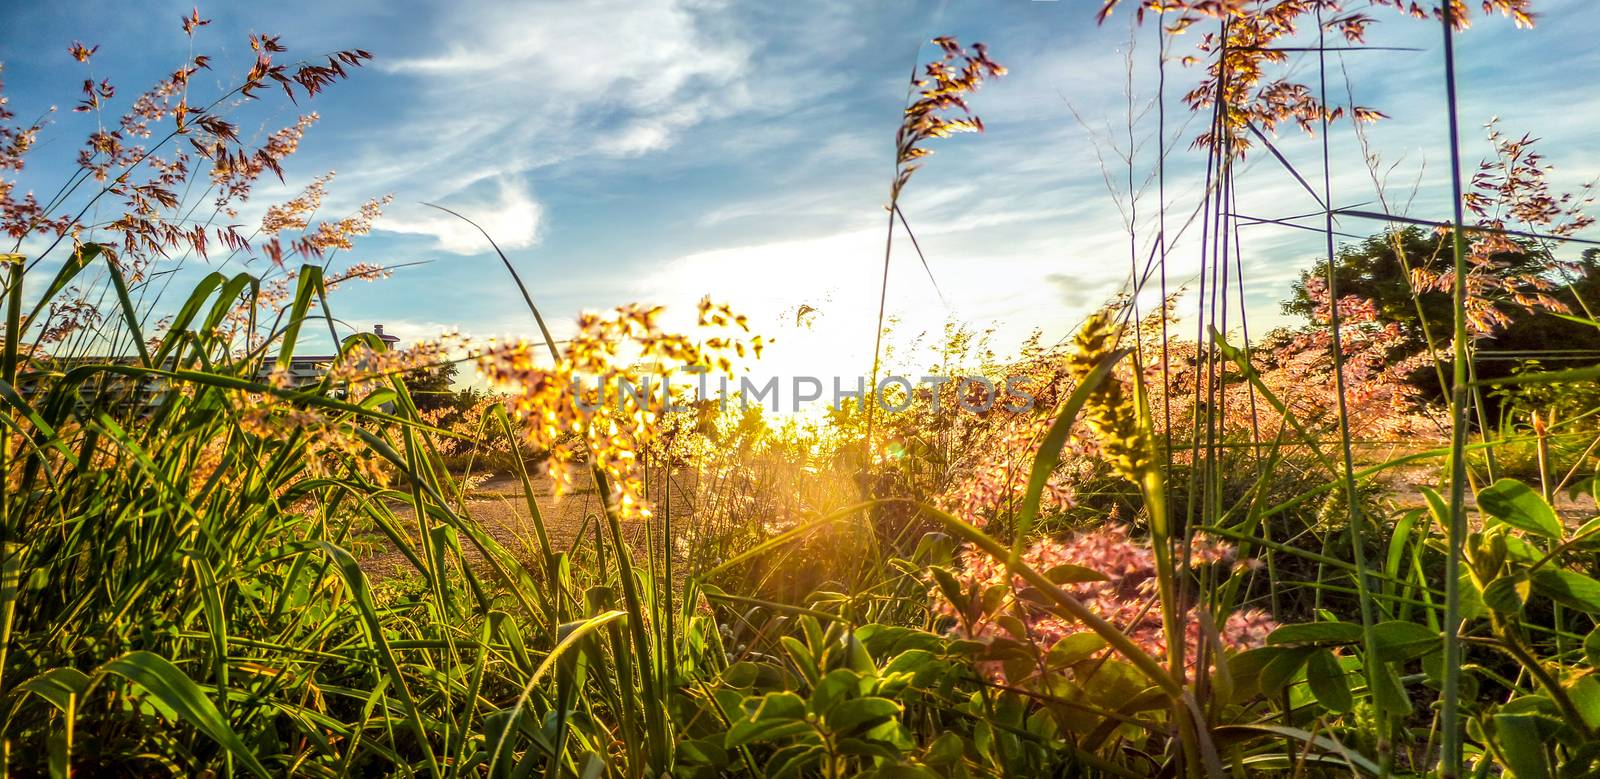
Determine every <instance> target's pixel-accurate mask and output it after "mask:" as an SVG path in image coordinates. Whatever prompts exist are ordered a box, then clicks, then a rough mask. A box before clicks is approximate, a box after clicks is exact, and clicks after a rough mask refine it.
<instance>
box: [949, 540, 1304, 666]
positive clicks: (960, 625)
mask: <svg viewBox="0 0 1600 779" xmlns="http://www.w3.org/2000/svg"><path fill="white" fill-rule="evenodd" d="M1236 551H1237V550H1235V549H1234V547H1233V546H1232V545H1231V544H1228V543H1225V542H1222V541H1218V540H1215V539H1211V538H1207V537H1205V536H1197V537H1196V538H1195V539H1194V543H1193V546H1192V552H1191V555H1192V556H1191V559H1192V560H1193V564H1194V565H1195V566H1197V567H1198V566H1232V565H1234V564H1235V563H1236V559H1235V557H1236ZM960 562H961V571H960V572H958V573H957V574H956V577H957V581H958V582H959V584H960V586H961V589H962V590H963V591H964V593H965V594H966V595H967V598H966V599H965V603H962V604H957V603H953V602H952V601H951V599H950V598H948V597H939V596H937V595H936V596H935V599H934V601H935V602H934V608H935V611H936V613H938V614H941V615H943V616H946V617H950V618H952V619H953V620H954V624H953V625H952V626H951V628H950V633H951V634H952V635H955V636H959V637H961V638H966V639H971V640H974V641H979V642H982V643H985V644H988V645H990V646H991V648H995V647H1013V646H1014V645H1015V644H1018V643H1020V644H1022V645H1023V646H1025V647H1031V648H1032V649H1033V650H1035V651H1034V652H1033V654H1035V655H1036V656H1037V657H1039V658H1044V657H1045V656H1046V655H1047V654H1048V653H1049V651H1050V650H1051V649H1052V648H1054V647H1055V645H1056V644H1057V643H1058V642H1060V641H1061V640H1062V639H1065V638H1067V637H1069V636H1073V635H1077V634H1080V633H1087V632H1089V630H1088V628H1086V627H1085V626H1084V625H1083V624H1082V623H1079V622H1077V621H1075V620H1071V619H1067V618H1065V617H1063V616H1061V615H1060V614H1058V613H1056V612H1054V611H1052V610H1050V609H1048V608H1046V607H1045V606H1044V605H1043V603H1044V601H1043V600H1042V599H1041V598H1037V597H1034V595H1033V593H1032V592H1031V589H1030V587H1029V586H1028V585H1027V584H1026V583H1025V582H1024V581H1023V580H1022V579H1021V577H1016V576H1011V575H1008V574H1007V571H1006V564H1005V562H1004V561H1003V560H997V559H995V558H994V557H991V556H989V555H987V554H984V553H982V552H980V551H977V550H967V551H965V552H963V553H962V554H961V556H960ZM1022 562H1023V563H1024V564H1025V565H1027V566H1029V567H1031V568H1033V569H1035V570H1038V571H1043V572H1045V574H1046V575H1047V576H1049V577H1050V578H1052V579H1054V580H1057V581H1058V582H1061V583H1062V586H1063V587H1064V588H1065V589H1067V591H1068V592H1070V593H1072V595H1073V596H1075V597H1077V598H1078V599H1079V600H1081V601H1082V602H1083V603H1084V604H1085V605H1086V606H1088V607H1089V608H1090V609H1091V610H1093V611H1094V612H1095V613H1096V614H1098V615H1099V616H1101V617H1104V618H1105V619H1106V620H1107V621H1109V622H1110V623H1111V624H1113V625H1116V626H1117V627H1118V628H1120V629H1121V630H1122V631H1123V632H1124V633H1125V634H1127V635H1128V637H1130V638H1132V639H1133V640H1134V642H1135V643H1137V644H1138V645H1139V646H1140V647H1141V648H1142V649H1144V650H1145V651H1146V652H1148V653H1150V654H1151V655H1152V656H1154V657H1158V658H1164V657H1165V656H1166V654H1167V646H1166V639H1165V637H1164V636H1163V634H1162V625H1161V608H1160V604H1159V601H1158V596H1157V588H1156V584H1157V582H1156V559H1155V550H1154V549H1152V548H1151V546H1150V544H1149V543H1148V541H1146V540H1144V539H1136V538H1134V537H1132V535H1131V534H1130V533H1129V531H1128V528H1127V526H1126V525H1123V524H1120V523H1117V522H1115V521H1110V522H1108V523H1107V524H1105V525H1103V526H1101V527H1098V528H1095V529H1093V530H1086V531H1083V532H1079V533H1076V534H1073V535H1071V536H1068V537H1066V538H1064V539H1060V538H1053V537H1047V538H1042V539H1040V540H1038V541H1035V542H1034V543H1033V544H1032V545H1031V546H1029V547H1028V548H1027V549H1026V550H1025V551H1024V552H1023V553H1022ZM1245 564H1246V565H1248V563H1245ZM1198 608H1199V607H1193V608H1190V609H1189V610H1188V611H1187V612H1186V613H1185V614H1184V620H1183V622H1184V624H1185V625H1186V636H1187V640H1186V647H1185V652H1184V657H1185V658H1186V665H1187V666H1188V667H1189V668H1190V669H1191V670H1192V669H1193V668H1194V663H1195V658H1197V657H1199V656H1200V652H1199V649H1200V647H1201V645H1202V642H1203V641H1204V639H1203V627H1202V625H1203V622H1202V619H1201V618H1200V617H1201V615H1200V614H1199V613H1198ZM1276 627H1277V623H1276V622H1274V621H1273V620H1272V618H1271V617H1270V616H1268V615H1267V613H1266V612H1264V611H1261V610H1260V609H1242V610H1238V611H1233V612H1231V613H1229V614H1228V616H1227V617H1226V618H1225V619H1224V620H1223V622H1222V624H1221V625H1220V626H1219V628H1218V630H1217V639H1218V641H1219V643H1220V644H1221V645H1222V647H1223V648H1224V649H1225V650H1227V651H1230V652H1242V651H1244V650H1247V649H1253V648H1256V647H1259V646H1262V645H1263V644H1264V643H1265V642H1266V638H1267V634H1268V633H1271V632H1272V630H1273V629H1274V628H1276ZM983 665H984V670H985V671H986V672H988V673H990V674H991V675H992V676H994V677H995V678H996V679H999V680H1003V681H1006V682H1009V683H1013V684H1016V683H1022V682H1024V681H1026V679H1019V678H1013V677H1014V676H1015V675H1016V669H1017V666H1015V665H1009V664H1006V663H1001V662H997V661H992V660H991V661H988V662H985V663H984V664H983ZM1008 668H1009V670H1008ZM1045 668H1046V665H1045V663H1044V662H1043V661H1042V660H1041V662H1040V663H1039V664H1037V666H1036V669H1037V670H1036V671H1034V672H1032V673H1030V674H1029V675H1030V676H1032V675H1035V674H1037V673H1040V672H1043V671H1044V670H1045Z"/></svg>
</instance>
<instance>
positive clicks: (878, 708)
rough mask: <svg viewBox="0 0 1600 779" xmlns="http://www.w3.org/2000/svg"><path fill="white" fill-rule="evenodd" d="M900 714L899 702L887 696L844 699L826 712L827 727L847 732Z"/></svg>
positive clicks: (837, 731) (835, 730) (836, 731)
mask: <svg viewBox="0 0 1600 779" xmlns="http://www.w3.org/2000/svg"><path fill="white" fill-rule="evenodd" d="M898 716H900V704H898V703H895V702H894V701H891V700H889V699H888V698H856V699H854V700H848V701H845V702H843V703H841V704H839V705H838V706H835V707H834V708H833V711H830V712H828V716H827V718H826V722H827V724H828V729H829V730H832V731H833V732H835V733H848V732H850V731H852V730H855V729H857V728H862V727H870V726H872V725H876V724H878V723H880V722H887V721H889V720H891V719H894V718H895V717H898Z"/></svg>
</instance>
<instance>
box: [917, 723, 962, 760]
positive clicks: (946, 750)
mask: <svg viewBox="0 0 1600 779" xmlns="http://www.w3.org/2000/svg"><path fill="white" fill-rule="evenodd" d="M964 751H965V750H964V749H963V747H962V743H961V737H960V736H958V735H956V734H954V733H951V732H949V731H945V732H944V733H943V734H941V735H940V736H939V737H938V738H936V739H934V740H933V743H932V744H929V745H928V749H927V751H926V752H924V753H923V754H922V762H924V763H927V764H928V765H931V766H944V765H949V764H951V763H954V762H956V761H957V760H960V759H961V755H962V753H963V752H964Z"/></svg>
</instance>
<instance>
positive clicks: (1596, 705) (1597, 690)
mask: <svg viewBox="0 0 1600 779" xmlns="http://www.w3.org/2000/svg"><path fill="white" fill-rule="evenodd" d="M1567 698H1569V699H1571V701H1572V705H1573V706H1574V707H1575V708H1577V710H1578V714H1579V716H1581V717H1583V723H1584V724H1585V725H1588V726H1589V727H1590V728H1591V729H1592V728H1595V727H1600V681H1597V680H1596V679H1595V678H1594V677H1593V676H1580V677H1578V678H1577V680H1576V681H1574V682H1572V684H1571V685H1569V686H1568V687H1567Z"/></svg>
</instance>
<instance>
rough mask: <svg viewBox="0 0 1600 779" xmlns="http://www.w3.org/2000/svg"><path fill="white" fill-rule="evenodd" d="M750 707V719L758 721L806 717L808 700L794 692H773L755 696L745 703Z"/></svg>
mask: <svg viewBox="0 0 1600 779" xmlns="http://www.w3.org/2000/svg"><path fill="white" fill-rule="evenodd" d="M745 707H746V708H748V709H750V719H751V720H754V721H756V722H761V721H764V720H797V719H805V717H806V701H805V699H804V698H801V697H800V696H798V695H795V694H794V693H792V692H788V691H784V692H773V693H767V694H766V695H762V696H760V697H758V698H755V699H754V700H753V701H749V702H746V703H745Z"/></svg>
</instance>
